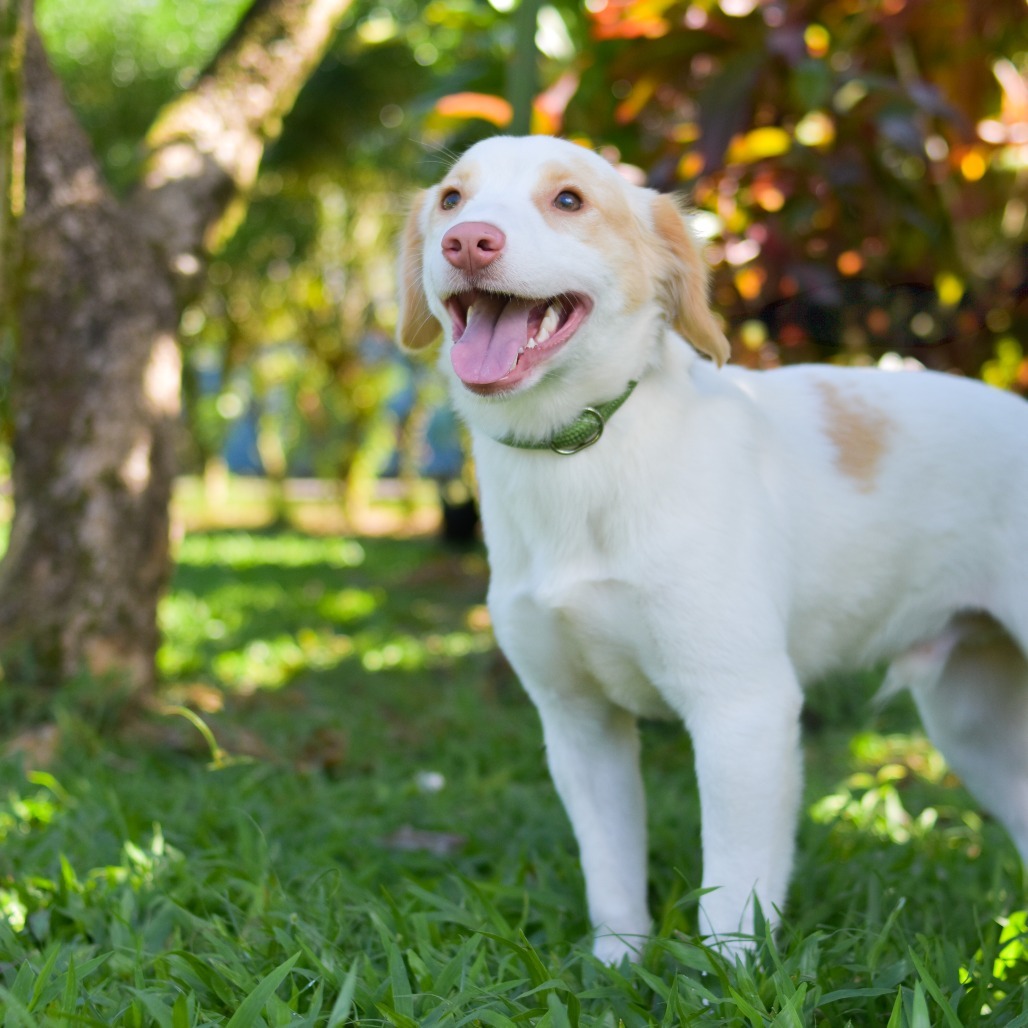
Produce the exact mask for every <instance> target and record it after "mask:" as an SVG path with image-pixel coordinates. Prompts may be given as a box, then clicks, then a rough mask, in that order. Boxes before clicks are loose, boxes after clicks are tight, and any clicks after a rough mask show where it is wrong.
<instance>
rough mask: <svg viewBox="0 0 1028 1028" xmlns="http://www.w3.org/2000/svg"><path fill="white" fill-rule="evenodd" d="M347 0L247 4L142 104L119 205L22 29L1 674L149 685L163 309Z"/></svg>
mask: <svg viewBox="0 0 1028 1028" xmlns="http://www.w3.org/2000/svg"><path fill="white" fill-rule="evenodd" d="M349 3H350V0H257V2H255V3H254V4H253V5H252V7H251V8H250V9H249V10H248V12H247V14H246V15H245V16H244V18H243V20H242V21H241V23H240V25H239V27H238V28H237V30H236V31H235V33H234V34H233V35H232V36H231V38H230V39H229V40H228V41H227V42H226V44H225V46H224V47H223V49H222V51H221V52H220V53H219V54H218V56H217V57H216V58H215V60H214V61H213V62H212V64H211V66H210V67H209V68H208V70H207V71H206V72H205V73H204V74H203V75H202V76H201V77H200V79H199V81H198V82H197V84H196V85H195V87H194V88H193V89H192V90H190V91H189V92H188V93H187V94H185V95H183V96H182V97H180V98H179V99H177V100H176V101H174V102H173V103H172V104H170V105H169V106H168V108H166V109H165V111H164V112H162V113H161V114H160V115H159V116H158V118H157V120H156V121H155V123H154V126H153V128H152V130H151V133H150V135H149V138H148V144H149V146H150V149H151V153H150V158H149V161H148V162H147V165H146V168H145V172H144V175H143V178H142V180H141V182H140V183H139V186H138V188H137V189H136V191H135V192H134V193H133V195H132V196H131V197H130V198H129V199H128V200H127V201H124V202H121V201H119V200H117V199H116V198H115V197H114V196H113V194H112V193H111V191H110V190H109V188H108V186H107V184H106V183H105V181H104V179H103V176H102V173H101V170H100V168H99V165H98V162H97V161H96V158H95V156H94V154H93V151H92V148H91V146H90V143H89V141H88V140H87V138H86V136H85V134H84V132H83V131H82V129H81V128H80V126H79V125H78V123H77V121H76V120H75V117H74V115H73V114H72V112H71V110H70V108H69V106H68V104H67V102H66V100H65V98H64V96H63V93H62V90H61V87H60V84H59V82H58V80H57V78H56V77H55V75H54V74H53V72H52V71H51V69H50V67H49V65H48V63H47V60H46V55H45V53H44V50H43V47H42V44H41V42H40V40H39V38H38V36H37V35H36V34H35V32H34V31H32V30H31V29H30V31H29V34H28V46H27V49H26V60H25V135H26V168H25V182H26V190H25V212H24V216H23V219H22V228H23V232H22V238H23V248H22V267H21V283H22V288H21V295H20V304H19V313H20V318H19V326H18V334H19V346H18V350H17V356H16V361H15V389H16V392H15V405H14V406H15V420H14V461H15V463H14V500H15V515H14V522H13V525H12V531H11V540H10V545H9V548H8V552H7V554H6V556H5V558H4V561H3V563H2V564H0V647H2V649H3V652H4V660H5V664H6V665H7V668H6V670H7V674H6V677H7V679H8V681H9V682H12V684H18V683H22V682H24V683H26V684H27V683H28V682H29V681H30V680H31V681H33V682H34V683H35V684H36V685H41V686H44V687H50V688H54V687H57V686H59V685H60V684H62V683H63V682H65V681H67V680H68V679H69V678H71V677H73V676H75V675H77V674H79V673H81V672H83V671H85V672H88V673H89V674H91V675H94V676H97V677H98V678H99V679H100V680H101V681H104V682H108V683H110V684H111V685H112V686H116V687H118V688H122V689H128V690H130V691H133V692H138V691H145V690H147V689H149V688H150V687H152V686H153V684H154V682H155V656H156V651H157V645H158V632H157V605H158V601H159V599H160V597H161V595H162V593H163V591H164V588H165V586H166V584H167V580H168V576H169V549H168V530H169V502H170V497H171V487H172V480H173V476H174V470H175V464H174V449H175V446H174V432H175V425H176V419H177V415H178V411H179V396H180V382H181V374H180V371H181V369H180V358H179V352H178V347H177V342H176V333H177V328H178V322H179V317H180V314H181V309H182V306H183V304H184V303H185V301H186V300H187V299H188V298H189V296H191V295H192V294H193V293H194V291H195V290H197V289H198V288H199V286H200V284H201V281H202V275H203V272H204V268H205V265H206V256H207V254H208V252H209V249H210V247H211V245H212V244H213V243H214V241H215V240H216V238H217V235H218V232H219V230H220V231H224V226H225V221H226V218H227V217H229V216H230V212H231V208H232V206H233V205H234V204H239V203H241V198H242V196H243V195H244V193H245V191H246V190H247V189H248V188H249V186H250V185H252V183H253V181H254V179H255V178H256V175H257V170H258V166H259V163H260V159H261V156H262V153H263V149H264V146H265V144H266V143H267V142H268V141H269V140H270V139H273V138H274V137H275V136H276V135H277V134H278V132H279V131H280V127H281V119H282V117H283V115H284V114H285V113H286V112H287V111H288V110H289V108H290V107H291V106H292V104H293V101H294V100H295V98H296V96H297V94H298V93H299V90H300V88H301V86H302V85H303V83H304V82H305V81H306V79H307V78H308V76H309V75H310V74H311V72H312V71H313V69H314V68H315V67H316V65H317V63H318V62H319V61H320V59H321V57H322V56H323V54H324V52H325V50H326V49H327V47H328V45H329V43H330V41H331V38H332V35H333V32H334V29H335V26H336V24H337V23H338V21H339V19H340V17H341V16H342V14H343V13H344V12H345V10H346V8H347V7H348V6H349Z"/></svg>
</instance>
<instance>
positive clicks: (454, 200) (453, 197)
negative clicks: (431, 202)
mask: <svg viewBox="0 0 1028 1028" xmlns="http://www.w3.org/2000/svg"><path fill="white" fill-rule="evenodd" d="M459 203H460V193H458V192H457V190H456V189H448V190H447V191H446V192H445V193H443V198H442V200H441V201H440V203H439V206H440V207H442V209H443V210H444V211H452V210H453V208H454V207H456V206H457V204H459Z"/></svg>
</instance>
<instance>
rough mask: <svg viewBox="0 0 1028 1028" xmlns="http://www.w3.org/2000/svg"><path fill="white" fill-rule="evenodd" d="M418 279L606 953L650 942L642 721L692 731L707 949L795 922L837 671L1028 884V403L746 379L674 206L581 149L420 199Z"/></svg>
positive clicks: (876, 381) (514, 645) (497, 155)
mask: <svg viewBox="0 0 1028 1028" xmlns="http://www.w3.org/2000/svg"><path fill="white" fill-rule="evenodd" d="M401 266H402V271H403V275H404V279H405V284H404V289H403V295H402V297H401V305H400V306H401V310H400V336H401V340H402V342H403V344H404V345H405V346H406V347H407V348H408V349H420V348H422V347H424V346H426V345H428V344H430V343H432V342H433V341H434V340H435V338H436V337H437V336H438V334H439V326H440V324H442V325H443V326H445V330H444V336H445V345H444V347H443V351H442V353H441V356H440V365H441V367H442V369H443V372H444V374H445V375H446V376H447V378H448V379H449V381H450V384H451V387H452V390H451V391H452V394H453V402H454V404H455V406H456V408H457V410H458V411H459V412H460V414H461V415H462V416H463V418H464V419H465V420H466V421H467V423H468V425H469V426H470V429H471V434H472V439H473V445H474V455H475V461H476V466H477V470H478V477H479V484H480V488H481V504H482V516H483V522H484V526H485V534H486V542H487V545H488V549H489V558H490V564H491V569H492V580H491V585H490V588H489V609H490V611H491V613H492V618H493V621H494V624H495V629H496V635H497V638H498V640H499V643H500V645H501V647H502V648H503V650H504V652H505V653H506V654H507V656H508V658H509V659H510V661H511V663H512V664H513V666H514V668H515V670H516V671H517V673H518V675H519V677H520V678H521V681H522V683H523V684H524V687H525V688H526V689H527V690H528V693H529V695H530V696H531V697H532V699H533V701H534V702H535V704H536V706H537V707H538V709H539V714H540V716H541V719H542V725H543V730H544V735H545V739H546V747H547V754H548V759H549V765H550V770H551V773H552V775H553V779H554V782H555V783H556V786H557V789H558V791H559V792H560V795H561V797H562V799H563V801H564V805H565V807H566V808H567V812H568V814H569V816H570V818H571V822H572V825H573V827H574V831H575V835H576V837H577V839H578V844H579V848H580V851H581V860H582V867H583V870H584V875H585V883H586V891H587V895H588V903H589V914H590V918H591V921H592V924H593V925H594V928H595V931H596V942H595V947H594V950H595V952H596V954H597V955H598V956H600V957H601V958H603V959H605V960H608V961H617V960H620V959H621V958H622V957H623V956H628V957H630V958H632V957H634V955H635V954H636V953H637V952H638V950H639V949H640V948H641V945H642V943H643V942H644V940H645V938H646V935H647V932H648V931H649V928H650V917H649V914H648V911H647V904H646V818H645V812H644V797H643V788H642V781H641V778H640V772H639V742H638V736H637V730H636V719H637V718H638V717H651V716H658V717H659V716H669V715H677V716H678V717H680V718H681V719H682V720H683V721H684V722H685V725H686V727H687V728H688V730H689V732H690V734H691V736H692V739H693V743H694V749H695V754H696V771H697V778H698V780H699V791H700V802H701V808H702V815H703V830H702V855H703V885H704V887H705V888H709V889H711V890H712V891H710V892H709V893H707V894H706V895H705V896H704V897H703V900H702V906H701V927H702V929H703V930H704V931H705V933H707V934H708V935H710V936H712V937H714V938H716V939H729V940H731V939H732V937H733V936H736V935H737V934H738V933H741V934H742V935H743V936H745V935H746V934H747V933H749V932H751V930H752V927H753V902H752V901H753V897H754V896H756V897H757V898H758V899H759V901H760V904H761V907H762V909H763V910H764V912H765V913H766V914H768V915H773V912H774V911H775V910H776V909H780V908H781V907H782V906H783V904H784V902H785V897H786V889H787V885H788V880H789V872H790V865H791V864H792V856H793V836H794V832H795V824H796V818H797V808H798V804H799V799H800V781H801V756H800V728H799V717H800V707H801V705H802V703H803V691H802V686H803V684H804V683H808V682H810V681H812V680H814V679H818V678H820V677H822V676H824V675H827V674H829V673H830V672H832V671H836V670H838V669H840V668H853V667H860V666H867V665H872V664H875V663H877V662H880V661H890V662H891V665H890V670H889V679H888V681H887V686H886V687H887V688H890V689H891V688H904V687H906V688H910V689H911V690H912V691H913V694H914V697H915V699H916V701H917V704H918V707H919V708H920V711H921V714H922V716H923V719H924V723H925V725H926V727H927V730H928V731H929V732H930V734H931V736H932V738H933V740H934V741H935V742H936V743H937V744H938V746H939V747H940V748H941V750H942V751H943V753H944V754H945V755H946V757H947V759H948V760H949V762H950V764H951V765H952V767H953V768H954V769H955V770H956V771H957V772H958V773H959V774H960V775H961V776H962V777H963V779H964V781H965V782H966V783H967V785H968V787H969V788H970V789H971V790H973V791H974V793H975V794H976V795H977V796H978V798H979V799H980V801H981V802H982V803H983V804H984V805H986V806H987V807H988V808H990V809H991V810H992V811H993V812H994V813H995V814H996V816H997V817H999V818H1000V819H1001V820H1002V821H1003V823H1004V824H1005V825H1006V827H1007V829H1008V830H1009V831H1010V833H1011V835H1012V837H1013V839H1014V842H1015V843H1016V844H1017V847H1018V849H1019V850H1020V852H1021V856H1022V858H1023V859H1025V860H1026V861H1028V657H1026V654H1028V404H1025V403H1024V402H1023V401H1022V400H1021V399H1019V398H1017V397H1015V396H1012V395H1008V394H1004V393H1001V392H999V391H998V390H994V389H990V388H988V387H986V386H984V385H981V384H978V383H975V382H970V381H967V380H961V379H959V378H956V377H951V376H946V375H939V374H932V373H929V372H924V373H917V374H903V373H892V374H890V373H887V372H883V371H874V370H848V369H838V368H832V367H823V366H808V367H802V368H793V369H788V370H781V371H773V372H752V371H746V370H738V369H720V368H719V365H721V364H722V363H723V362H724V361H725V359H726V358H727V356H728V345H727V343H726V341H725V338H724V336H723V335H722V332H721V329H720V328H719V326H718V323H717V321H716V320H715V319H714V317H713V316H712V314H711V312H710V310H709V307H708V305H707V296H706V293H707V270H706V267H705V265H704V263H703V261H702V260H701V258H700V256H699V254H698V251H697V249H696V246H695V245H694V243H693V241H692V239H691V237H690V234H689V232H688V230H687V227H686V222H685V221H684V219H683V216H682V213H681V211H680V210H679V208H678V207H677V206H676V204H675V203H674V202H673V201H672V200H671V199H670V198H668V197H666V196H661V195H658V194H657V193H655V192H653V191H651V190H647V189H643V188H640V187H637V186H633V185H629V184H628V183H627V182H626V181H624V180H623V179H622V178H621V177H620V176H619V175H618V173H617V172H616V171H615V170H614V168H612V167H611V166H610V165H608V164H607V163H606V162H605V161H604V160H602V159H601V158H600V157H598V156H597V155H595V154H593V153H590V152H588V151H587V150H585V149H583V148H580V147H578V146H575V145H573V144H571V143H568V142H564V141H561V140H557V139H552V138H545V137H531V138H525V139H514V138H509V137H501V138H494V139H490V140H487V141H486V142H483V143H479V144H477V145H476V146H473V147H472V148H471V149H470V150H469V151H468V152H467V153H466V154H465V156H464V157H463V158H462V159H461V160H459V161H458V162H457V163H456V165H455V166H454V167H453V168H452V169H451V171H450V172H449V173H448V174H447V175H446V177H445V178H444V179H443V181H442V183H441V184H440V185H438V186H436V187H434V188H432V189H429V190H427V191H425V192H424V193H423V194H421V196H420V197H419V199H418V201H417V203H416V205H415V208H414V210H413V211H412V213H411V216H410V219H409V221H408V224H407V228H406V232H405V236H404V240H403V255H402V261H401ZM697 351H699V353H697ZM699 354H705V355H706V356H708V357H710V358H713V360H712V361H711V360H705V359H703V358H702V357H701V356H699ZM729 944H731V943H729Z"/></svg>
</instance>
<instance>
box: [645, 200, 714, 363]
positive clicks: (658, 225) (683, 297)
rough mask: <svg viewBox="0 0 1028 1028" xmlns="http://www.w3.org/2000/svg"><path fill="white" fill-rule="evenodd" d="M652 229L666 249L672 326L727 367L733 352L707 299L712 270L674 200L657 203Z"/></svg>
mask: <svg viewBox="0 0 1028 1028" xmlns="http://www.w3.org/2000/svg"><path fill="white" fill-rule="evenodd" d="M653 227H654V228H655V229H656V232H657V235H658V237H659V238H660V242H661V244H662V246H663V249H664V254H663V260H662V262H661V264H662V268H661V278H662V280H663V283H664V288H665V292H666V304H667V307H668V316H669V317H670V318H671V323H672V325H674V327H675V329H676V330H677V331H678V332H680V333H681V334H682V335H683V336H684V337H685V338H686V339H687V340H688V341H689V342H690V343H692V345H693V346H694V347H696V349H697V350H699V351H700V352H701V353H705V354H706V355H707V356H708V357H710V358H711V359H712V360H714V361H715V363H717V364H724V363H725V361H726V360H728V358H729V356H730V354H731V348H730V347H729V345H728V340H727V339H725V334H724V332H722V331H721V326H720V325H719V324H718V322H717V319H716V318H715V317H714V314H713V312H712V311H711V309H710V303H709V301H708V299H707V284H708V281H709V279H710V269H709V268H708V267H707V262H706V261H705V260H704V259H703V255H702V254H701V253H700V249H699V247H698V246H697V245H696V242H695V240H694V239H693V237H692V234H691V233H690V232H689V229H688V227H687V225H686V223H685V216H684V214H683V212H682V209H681V208H680V207H679V206H678V204H677V203H676V202H675V201H674V199H673V198H672V197H670V196H657V197H656V198H655V199H654V201H653Z"/></svg>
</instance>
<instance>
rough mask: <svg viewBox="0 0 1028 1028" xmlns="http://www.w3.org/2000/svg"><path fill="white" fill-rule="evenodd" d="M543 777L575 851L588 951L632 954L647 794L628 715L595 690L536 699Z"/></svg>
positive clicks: (610, 956) (639, 923)
mask: <svg viewBox="0 0 1028 1028" xmlns="http://www.w3.org/2000/svg"><path fill="white" fill-rule="evenodd" d="M537 706H538V708H539V715H540V718H541V719H542V725H543V735H544V738H545V740H546V753H547V759H548V762H549V766H550V774H551V775H552V777H553V781H554V784H555V785H556V787H557V792H558V793H559V795H560V798H561V800H563V802H564V807H565V809H566V810H567V813H568V817H569V818H570V820H571V825H572V828H573V829H574V832H575V837H576V838H577V840H578V846H579V850H580V853H581V860H582V872H583V874H584V876H585V887H586V897H587V900H588V905H589V917H590V920H591V921H592V925H593V929H594V931H595V942H594V945H593V952H594V953H595V955H596V956H597V957H599V959H601V960H603V961H604V962H606V963H611V964H614V963H618V962H620V961H621V959H622V958H624V957H628V958H629V959H630V960H635V959H638V956H639V953H640V952H641V951H642V948H643V946H644V945H645V943H646V939H647V936H648V935H649V931H650V915H649V911H648V909H647V905H646V798H645V793H644V791H643V782H642V775H641V772H640V769H639V733H638V728H637V725H636V720H635V718H634V717H633V716H632V715H631V714H629V713H628V712H627V711H625V710H623V709H622V708H621V707H617V706H615V705H614V704H612V703H609V702H607V701H606V700H605V699H603V698H602V697H600V696H597V695H582V694H577V695H574V696H567V695H566V694H565V695H560V694H553V693H545V694H542V695H541V696H539V697H537Z"/></svg>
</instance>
